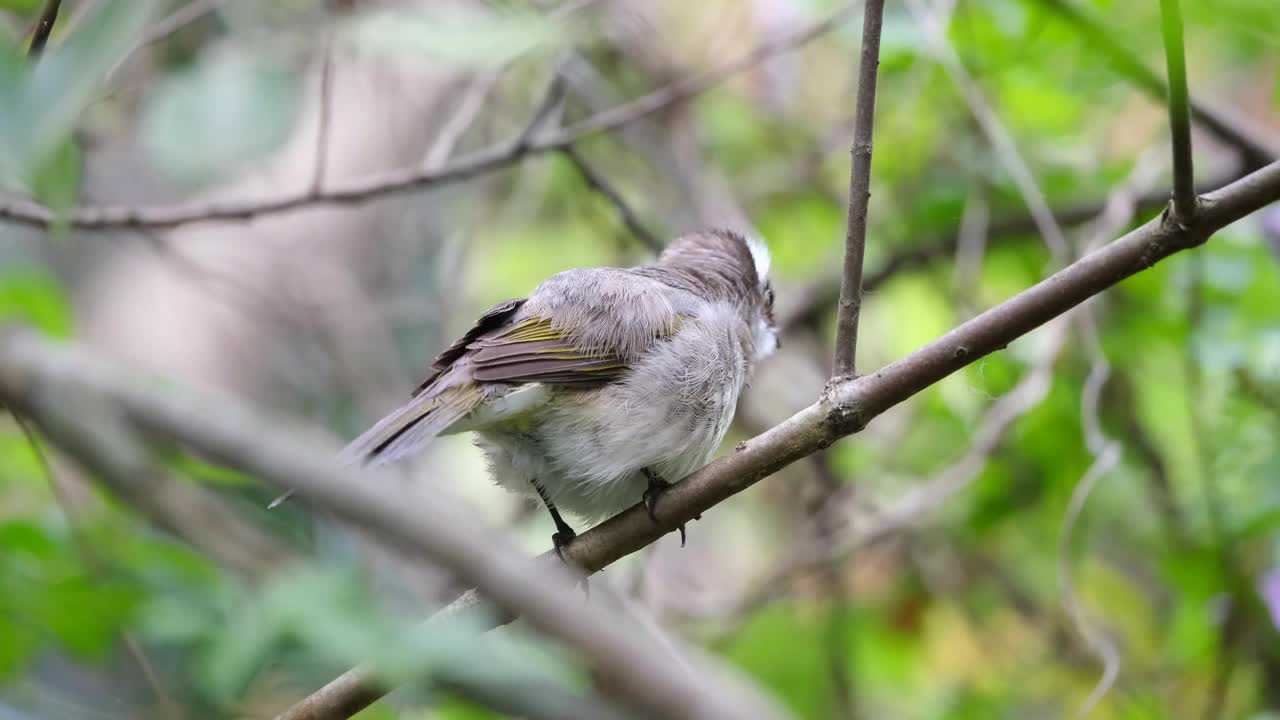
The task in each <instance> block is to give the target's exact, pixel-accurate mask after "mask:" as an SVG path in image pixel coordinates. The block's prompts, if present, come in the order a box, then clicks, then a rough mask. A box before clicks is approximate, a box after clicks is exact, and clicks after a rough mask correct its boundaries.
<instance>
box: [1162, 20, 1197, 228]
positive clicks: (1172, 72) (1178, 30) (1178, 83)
mask: <svg viewBox="0 0 1280 720" xmlns="http://www.w3.org/2000/svg"><path fill="white" fill-rule="evenodd" d="M1160 26H1161V29H1162V31H1163V33H1164V61H1165V66H1166V67H1167V68H1168V70H1167V72H1168V75H1169V98H1168V101H1169V130H1170V132H1171V133H1172V135H1173V214H1174V217H1175V219H1177V221H1178V222H1180V223H1182V224H1183V225H1190V224H1191V222H1192V220H1194V219H1195V214H1196V201H1197V198H1196V189H1195V174H1194V172H1193V169H1192V165H1191V110H1190V101H1189V99H1188V96H1189V93H1188V92H1187V60H1186V51H1185V49H1184V48H1183V43H1182V8H1181V7H1180V6H1179V0H1160Z"/></svg>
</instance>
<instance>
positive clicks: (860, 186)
mask: <svg viewBox="0 0 1280 720" xmlns="http://www.w3.org/2000/svg"><path fill="white" fill-rule="evenodd" d="M883 23H884V0H866V3H865V5H864V6H863V15H862V58H861V60H860V61H859V64H858V101H857V106H856V108H855V110H854V118H853V146H852V147H851V148H849V154H850V156H851V160H852V162H851V163H850V167H849V217H848V219H847V221H846V225H845V237H844V273H843V274H842V276H841V280H840V306H839V307H840V311H839V313H838V314H837V315H836V354H835V375H834V377H853V376H854V375H856V374H857V355H858V316H859V315H861V314H862V258H863V256H864V255H865V254H866V250H867V205H868V204H869V202H870V201H871V148H872V139H873V136H874V131H875V118H876V79H877V77H878V76H879V73H880V28H881V26H882V25H883Z"/></svg>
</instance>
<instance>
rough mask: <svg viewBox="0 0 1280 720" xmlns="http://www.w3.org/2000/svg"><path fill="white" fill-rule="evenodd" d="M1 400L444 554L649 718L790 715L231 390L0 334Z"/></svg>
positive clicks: (82, 445)
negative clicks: (224, 473)
mask: <svg viewBox="0 0 1280 720" xmlns="http://www.w3.org/2000/svg"><path fill="white" fill-rule="evenodd" d="M0 397H2V398H4V399H5V401H6V402H8V403H9V404H10V405H11V406H13V407H16V408H17V409H18V411H19V412H24V413H26V414H28V415H29V416H31V417H33V418H35V419H36V421H37V422H38V423H40V425H41V427H42V428H43V429H44V430H45V432H46V433H47V434H48V436H49V437H50V438H51V439H53V440H54V441H55V442H58V443H62V444H64V446H65V447H68V449H69V450H71V451H72V452H73V453H74V454H76V456H78V457H79V456H92V457H102V456H104V455H105V454H106V453H107V452H112V451H115V449H116V448H118V447H121V442H122V440H121V439H120V436H121V435H126V436H127V435H128V428H129V427H130V426H135V427H137V428H138V429H140V430H141V431H142V432H144V433H146V434H147V435H148V436H151V437H154V438H157V439H161V440H165V441H170V442H178V443H182V444H184V445H188V446H190V447H192V448H194V449H196V450H199V451H200V452H202V453H205V454H207V455H209V456H211V457H215V458H218V459H220V460H222V461H224V462H226V463H227V464H229V465H230V466H232V467H235V468H238V469H240V470H243V471H245V472H249V473H252V474H254V475H255V476H258V477H261V478H263V479H264V480H267V481H269V482H272V483H273V484H276V485H279V486H281V487H285V488H290V487H292V488H297V489H298V490H299V494H300V495H302V496H303V497H305V498H307V499H309V500H311V501H312V502H315V503H317V504H318V505H321V506H323V507H324V508H325V509H326V510H328V511H330V512H332V513H333V514H334V515H336V516H338V517H341V518H343V519H345V520H347V521H349V522H351V523H353V524H356V525H359V526H361V527H363V528H366V529H368V530H370V531H371V532H374V533H376V534H379V535H380V536H382V537H383V538H385V539H386V540H387V541H388V542H389V543H390V544H391V545H392V546H394V547H397V548H401V549H403V550H405V551H407V552H410V553H412V554H414V555H416V556H419V557H422V558H426V559H430V560H433V561H435V562H438V563H439V564H440V565H442V566H444V567H446V568H448V569H449V570H451V571H452V572H454V573H455V574H456V575H457V576H458V577H459V579H461V580H463V581H465V582H468V583H471V584H473V585H474V586H476V587H477V588H480V589H481V590H482V591H483V592H484V594H485V596H486V597H488V598H491V599H492V600H493V601H494V602H495V603H497V605H498V606H499V607H501V608H503V609H504V610H505V611H506V612H508V613H512V614H518V615H520V616H522V617H524V618H526V619H527V620H528V621H529V622H530V623H531V624H532V625H534V626H535V627H537V628H539V629H541V630H543V631H545V632H547V633H549V634H551V635H553V636H554V637H557V638H559V639H560V640H562V641H563V642H565V643H566V644H567V645H568V646H569V647H571V648H573V649H575V650H577V651H578V652H579V653H580V654H581V655H582V656H583V657H584V658H585V660H586V662H587V663H588V664H589V666H590V668H591V670H592V672H593V677H594V678H595V679H596V681H597V684H598V685H599V686H600V687H601V689H602V690H603V691H605V692H608V693H610V694H612V695H613V696H614V697H616V698H618V699H619V700H621V701H624V702H626V703H627V704H628V705H629V706H631V707H632V708H634V709H635V710H636V711H638V712H640V713H641V714H642V715H643V716H645V717H653V718H688V719H689V720H693V719H701V718H720V719H723V720H733V719H737V718H744V717H750V718H780V717H783V714H782V713H781V711H779V710H777V709H776V708H775V707H773V706H772V704H771V703H770V702H769V701H767V700H766V699H765V698H763V697H762V696H760V695H759V693H758V692H756V691H754V690H753V689H751V688H750V687H749V686H746V685H744V684H743V683H741V682H740V681H737V680H736V679H734V678H733V676H731V675H730V674H729V673H728V671H727V670H723V669H718V668H717V669H711V668H705V667H704V669H705V670H706V672H690V671H689V670H690V666H689V664H687V663H673V662H672V661H671V660H672V658H671V657H670V655H669V653H668V652H666V651H664V650H661V649H659V648H658V647H656V646H655V645H653V644H652V643H650V642H647V641H646V640H645V639H644V638H643V637H641V636H638V635H636V634H635V633H630V632H626V631H625V630H624V628H621V627H619V626H618V623H617V622H616V619H614V618H612V616H610V615H609V614H607V613H606V612H605V611H603V610H602V609H600V608H598V607H596V606H593V605H590V604H585V603H583V602H582V598H581V595H580V594H579V593H578V591H577V590H575V588H574V584H573V582H572V575H571V574H570V573H568V572H567V571H566V570H565V569H564V567H563V565H562V564H559V563H558V562H557V561H555V560H549V561H547V562H544V563H542V564H541V565H538V564H534V563H530V562H529V561H528V560H527V559H525V558H523V557H521V556H520V554H519V553H518V552H517V551H516V550H515V549H514V548H513V547H511V546H509V545H508V544H507V543H506V542H504V541H503V540H502V538H500V537H496V536H494V535H491V534H488V533H484V532H482V531H481V530H480V529H479V528H481V527H482V524H481V523H479V522H473V521H471V520H470V519H469V514H468V513H467V512H466V511H465V510H464V509H463V508H462V507H461V506H460V505H459V504H458V503H456V502H455V501H453V500H451V499H450V498H448V497H446V496H442V495H441V494H440V493H439V492H438V491H435V492H433V493H432V496H431V498H430V499H429V501H426V500H421V501H420V500H415V499H413V498H410V497H406V495H405V491H404V490H402V489H399V488H398V487H397V486H396V485H395V484H394V483H371V482H362V481H361V478H359V477H357V476H356V474H355V473H352V472H351V471H349V470H347V469H344V468H340V467H337V466H335V465H334V464H333V463H332V461H331V458H332V457H333V452H332V451H331V449H330V448H326V447H324V446H323V445H321V444H318V443H314V442H309V441H308V440H307V438H305V437H304V436H302V435H300V434H293V433H289V432H287V431H285V430H283V429H281V428H280V426H279V423H277V422H273V421H271V420H269V419H267V418H264V417H261V416H258V415H255V414H254V413H252V412H250V411H249V410H247V409H246V408H244V407H242V406H239V405H238V404H236V403H234V402H233V401H231V400H230V399H214V398H209V397H201V396H197V395H196V394H194V393H191V394H186V393H180V392H177V391H169V392H155V391H154V390H153V389H152V388H150V387H149V386H148V385H147V384H145V383H142V382H139V381H138V380H136V379H134V378H132V377H130V376H128V375H127V374H125V373H122V372H120V371H118V370H116V369H115V368H113V367H111V366H109V365H107V364H105V363H102V362H100V361H98V360H96V359H94V358H92V357H91V356H89V355H86V354H84V353H83V352H80V351H78V350H76V349H74V348H69V347H61V346H57V345H54V344H52V343H49V342H46V341H44V340H42V339H41V338H39V337H38V336H37V335H36V334H34V333H32V332H29V331H23V330H11V331H9V332H8V333H6V334H4V335H3V336H0ZM70 398H74V399H75V404H72V403H70V402H69V399H70ZM95 402H97V403H101V405H100V407H105V408H107V411H108V412H112V413H118V415H119V419H118V420H115V421H114V422H108V423H106V425H105V426H104V423H103V422H83V421H78V417H77V416H72V415H71V413H72V412H73V410H72V408H75V407H77V406H91V405H92V404H93V403H95ZM91 419H92V418H91ZM126 439H129V438H126ZM77 451H80V452H77ZM99 469H103V468H99ZM695 667H697V666H696V665H695ZM295 717H296V716H295ZM303 717H306V716H303ZM310 717H312V718H328V717H341V716H334V715H328V714H318V715H312V716H310Z"/></svg>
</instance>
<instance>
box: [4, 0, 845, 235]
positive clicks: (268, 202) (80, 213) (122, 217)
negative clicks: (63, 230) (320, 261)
mask: <svg viewBox="0 0 1280 720" xmlns="http://www.w3.org/2000/svg"><path fill="white" fill-rule="evenodd" d="M853 7H854V3H846V4H844V5H842V6H841V7H840V8H839V9H838V10H836V11H835V12H834V13H832V14H831V15H828V16H827V17H826V18H824V19H822V20H819V21H817V22H815V23H814V24H812V25H810V26H808V27H806V28H804V29H803V30H800V31H799V32H796V33H794V34H792V35H789V36H786V37H783V38H779V39H777V40H769V41H766V42H764V43H761V44H759V45H757V46H756V47H754V48H752V49H750V50H748V51H747V52H746V53H744V54H742V55H741V56H739V57H737V58H735V59H733V60H730V61H729V62H726V63H725V64H723V65H720V66H718V67H715V68H712V69H710V70H707V71H705V72H702V73H697V74H694V75H690V76H688V77H685V78H683V79H681V80H677V81H675V82H672V83H670V84H669V85H665V86H663V87H661V88H658V89H657V90H654V91H653V92H650V93H649V94H647V95H642V96H640V97H638V98H636V99H634V100H631V101H629V102H625V103H623V104H621V105H618V106H616V107H613V108H610V109H608V110H603V111H601V112H599V113H596V114H595V115H592V116H590V117H588V118H586V119H585V120H582V121H580V122H577V123H574V124H573V125H569V126H568V127H565V128H564V129H562V130H559V131H557V132H555V133H548V134H547V135H546V136H543V137H539V138H538V139H536V140H532V139H529V140H527V141H526V139H525V138H520V137H517V138H514V139H512V140H510V141H508V142H505V143H498V144H496V145H493V146H490V147H488V148H484V149H481V150H477V151H475V152H472V153H470V154H467V155H463V156H462V157H459V158H458V159H456V160H454V161H453V162H451V163H449V164H447V165H445V166H443V167H438V168H422V167H406V168H400V169H398V170H391V171H388V172H385V173H379V174H376V175H370V176H368V177H365V178H359V179H356V180H351V181H348V182H345V183H343V184H341V185H336V186H334V187H328V188H325V189H324V190H323V191H321V192H313V191H312V190H311V189H310V188H308V189H306V190H303V191H298V192H294V193H291V194H285V195H279V196H276V197H272V198H265V199H252V200H239V201H229V202H227V201H220V202H204V201H201V202H190V203H179V204H175V205H159V206H154V207H134V206H123V205H103V206H98V207H79V208H72V209H71V210H69V211H68V212H67V213H66V214H65V215H63V214H60V215H59V216H58V219H59V221H65V222H67V223H68V225H69V226H70V227H71V228H73V229H77V230H112V229H130V230H140V229H150V230H162V229H168V228H174V227H178V226H179V225H187V224H191V223H198V222H228V221H248V220H253V219H254V218H258V217H262V216H265V215H272V214H276V213H281V212H285V211H288V210H296V209H298V208H304V207H309V206H312V205H322V204H328V205H349V204H355V203H362V202H366V201H368V200H372V199H374V198H378V197H383V196H386V195H391V194H394V193H401V192H408V191H410V190H420V189H422V188H426V187H439V186H444V185H449V184H452V183H457V182H462V181H464V180H468V179H470V178H473V177H476V176H478V175H482V174H484V173H489V172H493V171H495V170H500V169H502V168H505V167H508V166H510V165H513V164H515V163H517V162H519V161H521V160H523V159H524V158H526V157H529V156H533V155H540V154H542V153H547V152H555V151H560V150H563V149H564V148H566V147H568V146H570V145H572V144H573V143H575V142H577V141H578V140H580V139H582V138H584V137H587V136H589V135H594V134H596V133H600V132H605V131H609V130H615V129H618V128H621V127H624V126H626V125H630V124H631V123H633V122H636V121H638V120H640V119H642V118H645V117H647V116H649V115H651V114H653V113H655V112H658V111H659V110H662V109H664V108H667V107H670V106H672V105H675V104H677V103H680V102H683V101H685V100H688V99H689V98H692V97H696V96H698V95H700V94H702V93H704V92H706V91H708V90H710V89H712V88H714V87H716V86H717V85H719V84H721V83H723V82H724V81H726V80H728V79H729V78H731V77H733V76H734V75H737V74H738V73H740V72H743V71H745V70H748V69H750V68H753V67H755V66H757V65H759V64H761V63H763V62H764V61H766V60H768V59H769V58H771V57H774V56H776V55H779V54H782V53H787V52H791V51H793V50H796V49H797V48H800V47H802V46H804V45H805V44H807V43H809V42H810V41H812V40H814V39H816V38H818V37H821V36H823V35H825V34H827V33H828V32H830V31H832V30H834V29H835V28H837V27H839V26H840V24H841V23H842V22H843V21H844V18H845V16H846V15H847V14H848V13H849V11H850V10H851V9H852V8H853ZM4 220H8V221H11V222H15V223H18V224H22V225H30V226H35V227H48V226H49V225H51V224H53V222H54V213H53V212H52V211H51V210H49V208H47V207H45V206H43V205H40V204H39V203H35V202H32V201H30V200H24V199H17V198H10V199H0V221H4Z"/></svg>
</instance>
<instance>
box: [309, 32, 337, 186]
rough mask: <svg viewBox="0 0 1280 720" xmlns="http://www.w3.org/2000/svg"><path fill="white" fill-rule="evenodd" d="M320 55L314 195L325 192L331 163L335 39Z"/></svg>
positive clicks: (312, 180)
mask: <svg viewBox="0 0 1280 720" xmlns="http://www.w3.org/2000/svg"><path fill="white" fill-rule="evenodd" d="M321 53H322V54H321V56H320V90H319V93H318V95H319V97H318V99H317V100H316V102H317V103H318V107H317V109H316V113H317V116H318V117H317V120H316V162H315V170H314V172H313V174H312V176H311V190H310V193H311V194H312V195H321V194H323V193H324V177H325V171H326V170H327V169H328V167H327V166H328V164H329V116H330V114H331V113H332V112H333V108H332V105H333V98H332V94H333V41H332V40H331V39H326V40H325V42H324V49H323V50H322V51H321Z"/></svg>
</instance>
